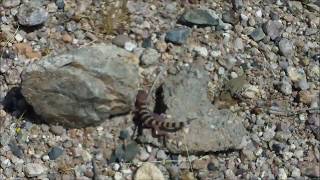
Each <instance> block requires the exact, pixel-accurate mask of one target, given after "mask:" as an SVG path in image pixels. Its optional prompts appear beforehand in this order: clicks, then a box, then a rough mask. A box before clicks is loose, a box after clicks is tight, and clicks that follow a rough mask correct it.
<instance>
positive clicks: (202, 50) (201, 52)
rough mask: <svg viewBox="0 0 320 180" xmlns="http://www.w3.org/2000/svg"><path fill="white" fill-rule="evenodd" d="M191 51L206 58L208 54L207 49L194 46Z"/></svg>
mask: <svg viewBox="0 0 320 180" xmlns="http://www.w3.org/2000/svg"><path fill="white" fill-rule="evenodd" d="M193 50H194V51H195V52H197V54H198V55H200V56H202V57H207V56H208V54H209V53H208V50H207V48H205V47H200V46H196V47H194V48H193Z"/></svg>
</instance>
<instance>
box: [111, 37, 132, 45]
mask: <svg viewBox="0 0 320 180" xmlns="http://www.w3.org/2000/svg"><path fill="white" fill-rule="evenodd" d="M130 41H131V39H130V38H129V37H128V36H127V35H118V36H116V37H115V38H113V39H112V43H113V44H114V45H117V46H119V47H122V48H123V47H124V45H125V43H126V42H130Z"/></svg>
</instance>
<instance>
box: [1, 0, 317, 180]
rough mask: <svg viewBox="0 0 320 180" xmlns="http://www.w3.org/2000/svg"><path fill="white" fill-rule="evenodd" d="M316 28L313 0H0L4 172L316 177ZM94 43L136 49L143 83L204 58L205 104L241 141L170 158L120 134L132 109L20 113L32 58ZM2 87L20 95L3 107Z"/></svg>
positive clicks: (128, 129)
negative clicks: (100, 115)
mask: <svg viewBox="0 0 320 180" xmlns="http://www.w3.org/2000/svg"><path fill="white" fill-rule="evenodd" d="M121 2H123V4H124V5H123V4H122V3H121ZM319 29H320V3H319V1H318V0H304V1H288V0H266V1H254V0H243V1H242V0H232V1H230V2H229V1H208V0H204V1H197V0H184V1H182V0H181V1H176V2H174V1H169V0H161V1H140V0H137V1H131V0H128V1H115V2H114V1H112V2H109V1H108V0H81V1H80V0H79V1H78V0H56V1H49V0H43V1H37V0H30V1H27V0H21V1H20V0H2V1H0V53H1V59H0V60H1V61H0V63H1V64H0V102H2V103H1V104H0V163H1V164H0V179H10V178H12V179H28V178H39V179H119V180H120V179H151V178H153V179H169V178H170V179H179V178H180V179H185V180H189V179H252V180H253V179H281V180H285V179H318V178H320V167H319V161H320V152H319V150H320V146H319V140H320V119H319V90H320V86H319V78H320V68H319V63H320V31H319ZM98 42H105V43H108V42H110V43H113V44H115V45H117V46H120V47H122V48H124V49H126V50H127V51H131V52H133V53H134V54H136V55H141V54H142V56H141V57H140V67H141V75H142V77H143V84H142V86H147V85H150V84H151V83H152V82H153V81H154V79H155V76H156V71H157V67H159V66H164V65H165V66H166V67H168V72H167V74H175V73H176V71H177V70H179V69H182V68H184V67H189V66H190V65H193V64H197V63H198V62H201V63H202V64H203V66H204V67H205V69H206V71H207V73H208V75H209V76H210V78H211V81H210V83H209V84H208V87H203V88H207V89H208V94H209V98H210V101H212V104H213V106H216V107H218V108H220V109H230V110H231V111H232V112H234V114H237V115H238V116H239V117H241V119H242V121H243V122H242V123H243V125H244V126H245V128H246V130H247V131H248V138H247V141H246V142H243V148H242V149H240V150H232V149H231V150H230V149H229V150H226V151H219V152H215V153H196V154H170V153H169V152H168V151H167V149H165V148H162V147H157V146H154V145H151V144H141V143H140V144H136V142H134V141H131V140H128V138H127V137H128V136H131V135H132V134H133V128H132V127H133V125H132V117H131V115H130V114H129V115H124V116H119V117H115V120H114V121H113V122H114V123H111V124H110V123H107V122H106V123H103V124H101V125H99V126H97V127H87V128H81V129H67V128H64V127H62V126H58V125H47V124H45V123H41V122H37V121H35V120H34V119H32V118H30V117H26V116H25V114H23V112H21V111H19V106H21V104H19V99H21V94H17V93H16V94H15V91H14V89H15V88H16V87H19V85H20V83H21V78H20V74H21V72H22V71H23V70H24V69H25V67H26V66H27V65H28V64H31V63H33V62H36V61H38V60H39V59H41V58H42V57H45V56H47V55H52V56H54V55H56V54H59V53H62V52H66V51H68V50H71V49H75V48H80V47H85V46H87V45H91V44H94V43H98ZM144 49H147V51H144ZM243 77H244V78H243ZM244 84H246V86H244ZM10 94H11V95H10ZM8 95H10V96H11V97H13V98H15V99H18V100H16V101H13V102H17V103H13V104H10V106H9V107H5V103H4V102H5V99H6V97H8ZM200 131H201V130H200ZM122 144H129V145H128V146H127V147H131V148H128V149H127V150H125V151H124V152H122V151H121V150H122V148H121V145H122ZM119 147H120V148H119ZM119 149H120V150H119ZM117 150H119V151H121V153H124V154H125V155H123V156H122V157H124V159H126V158H127V160H128V162H123V161H113V158H114V157H115V154H116V155H117V153H115V152H119V151H117ZM132 154H133V155H132ZM131 155H132V156H133V157H131ZM146 161H148V162H149V163H143V162H146Z"/></svg>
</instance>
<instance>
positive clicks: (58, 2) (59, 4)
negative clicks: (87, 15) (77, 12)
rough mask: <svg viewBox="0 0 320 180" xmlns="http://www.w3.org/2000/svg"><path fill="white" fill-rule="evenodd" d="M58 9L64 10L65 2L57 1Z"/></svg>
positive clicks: (62, 0)
mask: <svg viewBox="0 0 320 180" xmlns="http://www.w3.org/2000/svg"><path fill="white" fill-rule="evenodd" d="M56 5H57V7H58V9H64V0H56Z"/></svg>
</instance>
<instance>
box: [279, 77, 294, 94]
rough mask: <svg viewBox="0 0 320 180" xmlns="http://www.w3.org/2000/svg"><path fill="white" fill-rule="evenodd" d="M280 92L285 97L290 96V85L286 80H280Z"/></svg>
mask: <svg viewBox="0 0 320 180" xmlns="http://www.w3.org/2000/svg"><path fill="white" fill-rule="evenodd" d="M280 90H281V92H282V93H283V94H285V95H291V93H292V85H291V84H290V82H289V81H288V80H287V78H284V79H282V81H281V87H280Z"/></svg>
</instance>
